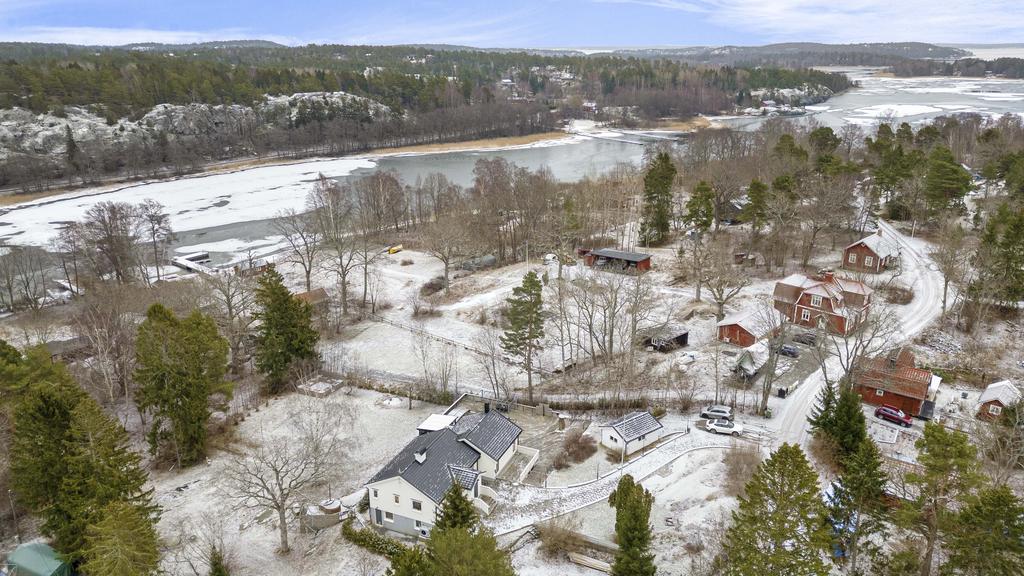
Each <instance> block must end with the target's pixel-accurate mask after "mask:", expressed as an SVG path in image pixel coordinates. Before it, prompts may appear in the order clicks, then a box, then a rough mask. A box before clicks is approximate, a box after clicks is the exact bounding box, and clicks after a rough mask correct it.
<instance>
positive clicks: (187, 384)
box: [135, 304, 231, 466]
mask: <svg viewBox="0 0 1024 576" xmlns="http://www.w3.org/2000/svg"><path fill="white" fill-rule="evenodd" d="M135 349H136V352H135V357H136V365H137V367H136V369H135V381H136V382H137V383H138V384H139V393H138V398H137V400H138V405H139V409H140V410H152V411H153V423H152V425H151V427H150V432H149V445H150V451H151V452H153V453H156V451H157V449H158V447H159V445H160V444H161V442H162V441H163V440H165V439H169V440H171V443H172V445H173V447H174V455H175V459H176V461H177V464H178V466H188V465H191V464H194V463H196V462H198V461H199V460H200V459H201V458H202V457H203V456H204V455H205V453H206V420H207V419H208V418H209V415H210V414H209V408H208V399H209V397H210V395H211V394H213V393H214V392H225V393H226V392H230V390H231V388H230V386H229V385H228V384H227V383H226V382H225V380H224V373H225V372H226V371H227V355H228V343H227V340H225V339H224V338H222V337H221V336H220V335H219V334H218V333H217V325H216V323H215V322H214V321H213V319H211V318H210V317H208V316H204V315H203V314H201V313H199V312H193V313H192V314H191V315H189V316H188V317H187V318H185V319H184V320H179V319H178V318H176V317H175V316H174V313H173V312H171V311H170V310H168V309H167V308H165V307H164V306H162V305H160V304H153V305H152V306H150V308H149V310H148V311H147V313H146V320H145V321H143V323H142V325H140V326H139V336H138V339H137V341H136V347H135Z"/></svg>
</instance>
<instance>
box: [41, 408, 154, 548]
mask: <svg viewBox="0 0 1024 576" xmlns="http://www.w3.org/2000/svg"><path fill="white" fill-rule="evenodd" d="M70 425H71V426H70V429H69V434H68V437H67V439H66V440H65V442H64V450H65V459H66V462H67V471H66V475H65V476H64V478H63V480H62V481H61V484H60V489H59V490H58V493H57V498H56V499H55V501H54V502H53V504H52V505H51V506H50V507H49V508H48V509H47V510H46V511H45V517H46V521H45V523H44V524H43V531H44V532H45V533H47V534H49V535H51V536H53V539H54V543H55V544H56V548H57V549H58V550H60V551H61V552H62V553H63V554H64V555H65V556H66V557H68V558H69V559H71V560H72V561H78V560H80V559H81V558H82V557H83V548H84V546H85V535H86V529H87V527H88V526H89V525H91V524H95V523H98V522H99V521H101V520H102V512H103V509H104V507H105V506H107V505H108V504H110V503H111V502H123V503H125V504H126V505H129V506H131V507H132V508H134V509H136V510H137V513H138V514H140V515H141V516H144V517H146V518H150V517H151V516H153V515H155V514H156V511H157V508H156V507H155V506H153V505H152V504H151V503H150V495H151V494H152V490H148V491H147V490H145V484H146V480H147V478H146V472H145V471H144V470H142V468H141V466H140V458H139V455H138V454H136V453H135V452H133V451H132V450H131V449H130V448H129V447H128V444H129V440H128V433H127V432H125V431H124V429H123V428H121V426H120V425H119V424H118V423H117V422H115V421H113V420H111V419H110V417H109V416H107V415H106V414H104V413H103V410H102V409H101V408H100V407H99V405H98V404H96V402H94V401H93V400H92V399H91V398H86V399H83V400H82V401H80V402H79V403H78V405H77V406H75V408H74V410H72V411H71V421H70Z"/></svg>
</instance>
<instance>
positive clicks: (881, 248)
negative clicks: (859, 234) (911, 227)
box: [843, 228, 900, 274]
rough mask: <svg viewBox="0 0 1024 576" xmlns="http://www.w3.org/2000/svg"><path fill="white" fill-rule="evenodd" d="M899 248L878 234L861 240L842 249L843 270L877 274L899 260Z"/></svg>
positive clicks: (879, 230)
mask: <svg viewBox="0 0 1024 576" xmlns="http://www.w3.org/2000/svg"><path fill="white" fill-rule="evenodd" d="M899 257H900V246H899V244H897V243H896V241H895V240H892V239H890V238H886V237H885V236H883V235H882V229H881V228H879V229H878V233H876V234H872V235H871V236H868V237H866V238H861V239H860V240H857V241H856V242H854V243H853V244H850V245H849V246H847V247H846V248H844V249H843V269H844V270H853V271H855V272H868V273H871V274H878V273H879V272H882V271H883V270H885V269H886V268H889V267H890V266H893V265H894V264H896V262H897V261H898V260H899Z"/></svg>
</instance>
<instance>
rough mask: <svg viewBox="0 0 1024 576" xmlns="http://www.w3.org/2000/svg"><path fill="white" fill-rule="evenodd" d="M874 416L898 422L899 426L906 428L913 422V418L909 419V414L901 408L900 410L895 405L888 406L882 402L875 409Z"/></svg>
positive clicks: (894, 422)
mask: <svg viewBox="0 0 1024 576" xmlns="http://www.w3.org/2000/svg"><path fill="white" fill-rule="evenodd" d="M875 418H881V419H882V420H888V421H889V422H892V423H893V424H899V425H900V426H905V427H907V428H910V427H911V426H912V425H913V424H914V421H913V419H911V417H910V414H907V413H906V412H904V411H903V410H900V409H899V408H897V407H895V406H890V405H888V404H883V405H882V406H879V407H878V408H876V409H875Z"/></svg>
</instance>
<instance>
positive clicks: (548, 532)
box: [537, 516, 583, 558]
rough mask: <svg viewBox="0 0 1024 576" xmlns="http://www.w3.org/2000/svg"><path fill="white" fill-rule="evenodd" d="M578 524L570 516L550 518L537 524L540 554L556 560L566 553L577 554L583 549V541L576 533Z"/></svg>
mask: <svg viewBox="0 0 1024 576" xmlns="http://www.w3.org/2000/svg"><path fill="white" fill-rule="evenodd" d="M579 524H580V523H579V520H577V519H575V518H572V517H570V516H561V517H558V518H552V519H551V520H548V521H547V522H542V523H540V524H537V537H538V538H539V539H540V551H541V553H542V554H544V555H545V556H547V557H548V558H557V557H560V556H562V555H563V554H566V553H568V552H579V551H580V550H581V549H582V548H583V541H582V540H581V539H580V537H579V534H577V533H576V531H577V530H579V528H580V526H579Z"/></svg>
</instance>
